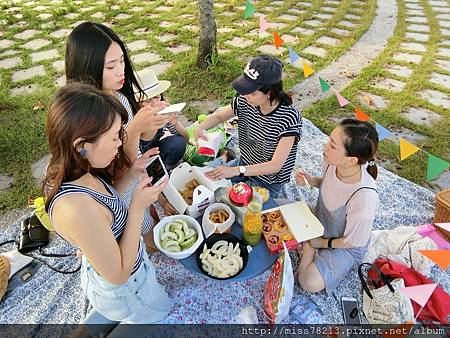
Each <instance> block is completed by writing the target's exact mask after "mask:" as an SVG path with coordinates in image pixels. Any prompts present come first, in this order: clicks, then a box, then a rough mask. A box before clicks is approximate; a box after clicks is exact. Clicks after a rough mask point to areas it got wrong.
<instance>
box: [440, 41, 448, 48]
mask: <svg viewBox="0 0 450 338" xmlns="http://www.w3.org/2000/svg"><path fill="white" fill-rule="evenodd" d="M440 44H441V45H442V46H443V47H450V40H444V41H441V42H440Z"/></svg>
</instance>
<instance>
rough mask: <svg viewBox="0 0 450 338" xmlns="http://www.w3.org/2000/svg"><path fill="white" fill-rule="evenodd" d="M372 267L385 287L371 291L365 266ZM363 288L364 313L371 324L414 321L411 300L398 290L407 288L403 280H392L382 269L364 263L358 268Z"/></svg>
mask: <svg viewBox="0 0 450 338" xmlns="http://www.w3.org/2000/svg"><path fill="white" fill-rule="evenodd" d="M364 265H367V266H370V267H371V269H374V271H376V272H377V274H378V277H379V278H380V279H381V280H382V281H383V284H384V285H383V286H381V287H379V288H372V289H369V286H368V285H367V282H366V279H365V278H364V275H363V271H362V269H363V266H364ZM358 275H359V279H360V280H361V284H362V287H363V290H364V292H363V312H364V315H365V316H366V318H367V320H368V321H369V323H370V324H402V323H406V322H408V321H414V311H413V307H412V304H411V301H410V299H409V298H407V297H406V296H404V295H403V294H402V293H400V292H399V291H398V290H399V289H402V288H404V287H405V283H404V281H403V279H401V278H396V279H394V280H390V279H389V278H388V277H386V276H385V275H384V274H383V273H382V272H381V271H380V269H379V268H378V267H377V266H376V265H373V264H370V263H362V264H360V265H359V268H358Z"/></svg>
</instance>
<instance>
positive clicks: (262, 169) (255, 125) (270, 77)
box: [195, 56, 302, 197]
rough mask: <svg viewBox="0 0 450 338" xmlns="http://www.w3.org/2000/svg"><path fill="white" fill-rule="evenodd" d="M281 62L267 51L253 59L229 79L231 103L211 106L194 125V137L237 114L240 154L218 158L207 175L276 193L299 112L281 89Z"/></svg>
mask: <svg viewBox="0 0 450 338" xmlns="http://www.w3.org/2000/svg"><path fill="white" fill-rule="evenodd" d="M282 67H283V65H282V63H281V62H280V61H279V60H277V59H275V58H273V57H270V56H259V57H256V58H254V59H253V60H252V61H251V62H250V63H249V64H247V66H246V67H245V69H244V74H243V75H241V76H240V77H239V78H237V79H236V80H234V81H233V82H232V86H233V87H234V88H235V89H236V91H237V92H238V93H239V94H240V95H239V96H237V97H236V98H234V99H233V101H232V102H231V105H230V106H228V107H226V108H224V109H221V110H218V111H216V112H215V113H213V114H212V115H210V116H209V117H208V118H207V119H206V120H205V121H204V122H202V123H201V124H199V125H198V127H197V128H196V130H195V135H196V139H198V138H199V137H202V134H203V131H204V130H206V129H209V128H211V127H213V126H215V125H217V124H219V123H221V122H224V121H226V120H229V119H231V118H232V117H234V116H237V117H238V136H239V150H240V156H239V157H237V158H236V159H235V160H233V161H230V162H226V163H224V162H223V161H222V159H217V160H215V161H213V163H212V164H211V166H212V167H215V169H213V170H211V171H210V172H208V173H207V174H206V175H207V176H209V177H210V178H212V179H220V178H231V179H232V182H233V183H235V182H239V181H244V182H246V183H248V184H250V185H257V186H262V187H264V188H267V189H268V190H269V191H270V194H271V195H272V197H276V196H277V195H278V193H279V192H280V190H281V188H282V186H283V184H285V183H287V182H288V181H289V180H290V176H291V173H292V170H293V168H294V164H295V159H296V154H297V144H298V141H299V139H300V136H301V128H302V117H301V114H300V112H299V110H298V109H297V108H295V107H293V106H292V99H291V98H290V97H289V96H288V95H287V94H286V93H285V92H284V91H283V84H282V81H281V76H282Z"/></svg>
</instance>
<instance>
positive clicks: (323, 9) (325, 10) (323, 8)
mask: <svg viewBox="0 0 450 338" xmlns="http://www.w3.org/2000/svg"><path fill="white" fill-rule="evenodd" d="M320 10H321V11H324V12H332V13H336V11H337V8H336V7H322V8H321V9H320Z"/></svg>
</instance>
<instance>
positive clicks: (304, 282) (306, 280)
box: [298, 275, 325, 293]
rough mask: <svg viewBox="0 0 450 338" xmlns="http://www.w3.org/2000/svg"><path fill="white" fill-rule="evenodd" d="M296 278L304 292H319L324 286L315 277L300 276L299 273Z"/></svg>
mask: <svg viewBox="0 0 450 338" xmlns="http://www.w3.org/2000/svg"><path fill="white" fill-rule="evenodd" d="M298 279H299V284H300V287H301V288H302V289H303V290H304V291H306V292H314V293H315V292H320V291H322V290H323V289H324V288H325V287H324V286H323V284H321V283H320V281H319V280H317V279H316V280H314V279H312V278H310V277H302V276H301V275H299V278H298Z"/></svg>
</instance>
